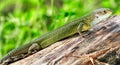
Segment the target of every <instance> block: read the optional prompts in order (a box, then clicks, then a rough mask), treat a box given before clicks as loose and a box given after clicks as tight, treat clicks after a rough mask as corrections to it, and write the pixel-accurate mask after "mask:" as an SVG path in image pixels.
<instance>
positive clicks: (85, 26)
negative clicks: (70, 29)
mask: <svg viewBox="0 0 120 65" xmlns="http://www.w3.org/2000/svg"><path fill="white" fill-rule="evenodd" d="M90 28H91V24H90V23H86V22H80V24H79V25H78V28H77V30H78V33H79V35H81V36H82V37H86V35H83V32H87V31H89V29H90Z"/></svg>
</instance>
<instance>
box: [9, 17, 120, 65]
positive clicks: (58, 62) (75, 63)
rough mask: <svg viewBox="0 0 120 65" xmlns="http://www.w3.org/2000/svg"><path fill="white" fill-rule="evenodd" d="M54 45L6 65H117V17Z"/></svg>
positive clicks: (119, 33) (119, 52)
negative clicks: (81, 34)
mask: <svg viewBox="0 0 120 65" xmlns="http://www.w3.org/2000/svg"><path fill="white" fill-rule="evenodd" d="M83 35H84V36H80V35H79V34H76V35H73V36H71V37H69V38H66V39H64V40H61V41H58V42H56V43H54V44H52V45H51V46H49V47H47V48H45V49H43V50H40V51H39V52H37V53H35V54H33V55H30V56H28V57H26V58H24V59H21V60H19V61H16V62H14V63H11V64H10V65H120V16H112V17H110V18H108V19H106V20H103V21H101V22H100V23H98V24H97V25H96V26H94V27H93V28H92V29H90V30H89V31H88V32H85V33H83Z"/></svg>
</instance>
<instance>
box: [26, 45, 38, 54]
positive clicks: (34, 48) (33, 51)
mask: <svg viewBox="0 0 120 65" xmlns="http://www.w3.org/2000/svg"><path fill="white" fill-rule="evenodd" d="M39 50H40V45H39V44H38V43H33V44H32V45H31V46H30V47H29V49H28V54H33V53H36V52H37V51H39Z"/></svg>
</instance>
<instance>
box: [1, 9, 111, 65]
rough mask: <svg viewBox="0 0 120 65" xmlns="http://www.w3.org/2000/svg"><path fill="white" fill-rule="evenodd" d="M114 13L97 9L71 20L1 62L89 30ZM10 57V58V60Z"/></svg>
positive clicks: (15, 51) (13, 52) (13, 51)
mask: <svg viewBox="0 0 120 65" xmlns="http://www.w3.org/2000/svg"><path fill="white" fill-rule="evenodd" d="M111 14H112V11H111V10H110V9H108V8H100V9H96V10H95V11H93V12H92V13H90V14H88V15H86V16H83V17H81V18H79V19H77V20H74V21H72V22H69V23H67V24H65V25H64V26H62V27H60V28H58V29H56V30H54V31H52V32H50V33H48V34H45V35H43V36H41V37H40V38H38V39H36V40H33V41H32V42H29V43H28V44H26V45H24V46H22V47H19V48H17V49H14V50H12V51H10V52H9V53H8V54H7V55H6V56H4V57H3V58H2V59H1V62H0V64H4V65H5V63H9V62H11V61H12V60H14V59H15V58H16V57H18V58H19V56H22V54H23V55H24V54H28V53H31V52H32V51H36V50H40V49H43V48H45V47H47V46H49V45H51V44H53V43H55V42H57V41H59V40H61V39H63V38H66V37H69V36H71V35H73V34H75V33H79V34H81V33H82V32H83V31H86V30H89V29H90V28H92V27H93V26H94V25H96V24H97V23H98V22H100V21H101V20H103V19H106V18H108V17H109V16H110V15H111ZM8 59H9V60H8Z"/></svg>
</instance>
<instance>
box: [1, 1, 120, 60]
mask: <svg viewBox="0 0 120 65" xmlns="http://www.w3.org/2000/svg"><path fill="white" fill-rule="evenodd" d="M119 6H120V2H119V1H118V0H104V1H102V0H92V1H91V0H74V1H69V0H1V1H0V12H1V13H0V58H1V57H3V56H4V55H5V54H6V53H8V52H9V51H10V50H12V49H14V48H17V47H20V46H21V45H24V44H26V43H27V42H29V41H32V40H33V39H35V38H38V37H40V36H41V35H43V34H45V33H47V32H50V31H52V30H54V29H56V28H58V27H60V26H62V25H64V24H65V23H68V22H69V21H72V20H74V19H76V18H79V17H81V16H83V15H86V14H87V13H89V12H91V11H93V10H94V9H96V8H101V7H107V8H110V9H112V10H113V13H114V14H117V15H119V14H120V12H119V11H120V7H119Z"/></svg>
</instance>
